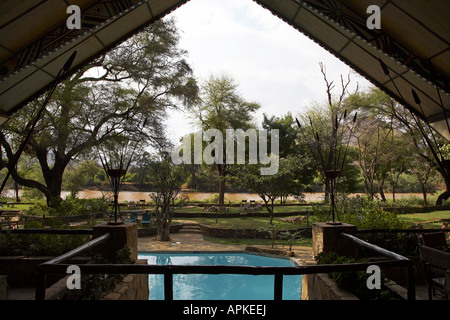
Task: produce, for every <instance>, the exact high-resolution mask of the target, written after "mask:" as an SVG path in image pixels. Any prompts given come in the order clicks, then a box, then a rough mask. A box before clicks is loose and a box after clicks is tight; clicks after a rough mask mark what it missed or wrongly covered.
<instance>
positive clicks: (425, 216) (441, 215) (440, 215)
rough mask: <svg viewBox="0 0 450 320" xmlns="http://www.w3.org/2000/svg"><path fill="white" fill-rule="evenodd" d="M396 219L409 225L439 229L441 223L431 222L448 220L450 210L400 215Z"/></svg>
mask: <svg viewBox="0 0 450 320" xmlns="http://www.w3.org/2000/svg"><path fill="white" fill-rule="evenodd" d="M398 217H399V218H400V219H401V220H404V221H407V222H411V223H422V224H423V227H425V228H426V227H429V228H440V227H441V222H433V221H434V220H439V219H450V210H443V211H433V212H426V213H411V214H400V215H398Z"/></svg>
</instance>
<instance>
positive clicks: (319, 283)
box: [301, 273, 359, 300]
mask: <svg viewBox="0 0 450 320" xmlns="http://www.w3.org/2000/svg"><path fill="white" fill-rule="evenodd" d="M301 300H359V299H358V298H357V297H356V296H355V295H354V294H352V293H351V292H349V291H346V290H342V289H340V288H338V286H337V285H336V284H335V283H334V282H333V281H332V280H331V279H330V278H329V277H328V274H325V273H317V274H304V275H303V276H302V295H301Z"/></svg>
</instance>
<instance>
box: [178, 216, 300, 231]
mask: <svg viewBox="0 0 450 320" xmlns="http://www.w3.org/2000/svg"><path fill="white" fill-rule="evenodd" d="M294 217H296V216H294ZM283 218H289V217H283ZM178 220H181V221H192V223H200V224H205V225H208V226H211V227H215V228H230V229H237V228H240V229H250V228H258V227H264V226H266V225H267V224H268V223H269V217H247V218H220V217H219V218H218V219H217V223H216V218H180V219H174V221H178ZM273 221H274V222H278V223H279V224H280V226H281V227H283V228H286V229H293V228H298V227H304V226H306V223H301V224H299V223H290V222H283V221H279V220H278V218H274V220H273Z"/></svg>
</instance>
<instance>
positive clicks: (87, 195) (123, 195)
mask: <svg viewBox="0 0 450 320" xmlns="http://www.w3.org/2000/svg"><path fill="white" fill-rule="evenodd" d="M6 193H7V195H8V196H10V197H14V191H13V190H11V189H9V190H7V191H6ZM21 193H22V192H21V190H19V196H21ZM182 193H183V194H186V195H187V196H188V197H189V200H193V201H195V200H197V201H204V200H207V199H209V198H211V197H212V196H213V195H214V192H193V191H183V192H182ZM69 194H70V192H69V191H63V192H62V193H61V197H62V198H63V199H64V198H66V197H67V196H68V195H69ZM103 195H106V196H108V195H111V192H106V191H97V190H83V191H80V192H78V194H77V197H78V198H81V199H93V198H94V199H95V198H101V197H102V196H103ZM356 195H364V194H363V193H353V194H350V196H351V197H352V196H356ZM385 195H386V198H387V199H392V193H385ZM411 196H414V197H417V198H420V199H422V194H421V193H396V194H395V198H396V199H401V198H408V197H411ZM323 198H324V194H323V193H322V192H316V193H305V201H306V202H311V201H321V200H323ZM139 200H145V201H149V200H150V192H148V191H147V192H140V191H121V192H120V193H119V201H120V202H123V201H135V202H139ZM242 200H247V201H250V200H255V201H261V198H260V197H259V196H258V195H257V194H256V193H225V201H232V202H240V201H242Z"/></svg>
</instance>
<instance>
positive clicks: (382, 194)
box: [378, 182, 386, 202]
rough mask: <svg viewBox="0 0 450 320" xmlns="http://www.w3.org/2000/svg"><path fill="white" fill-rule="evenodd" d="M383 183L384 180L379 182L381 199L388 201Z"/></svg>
mask: <svg viewBox="0 0 450 320" xmlns="http://www.w3.org/2000/svg"><path fill="white" fill-rule="evenodd" d="M383 185H384V182H381V183H379V184H378V191H379V192H380V196H381V201H382V202H386V196H385V195H384V189H383Z"/></svg>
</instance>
